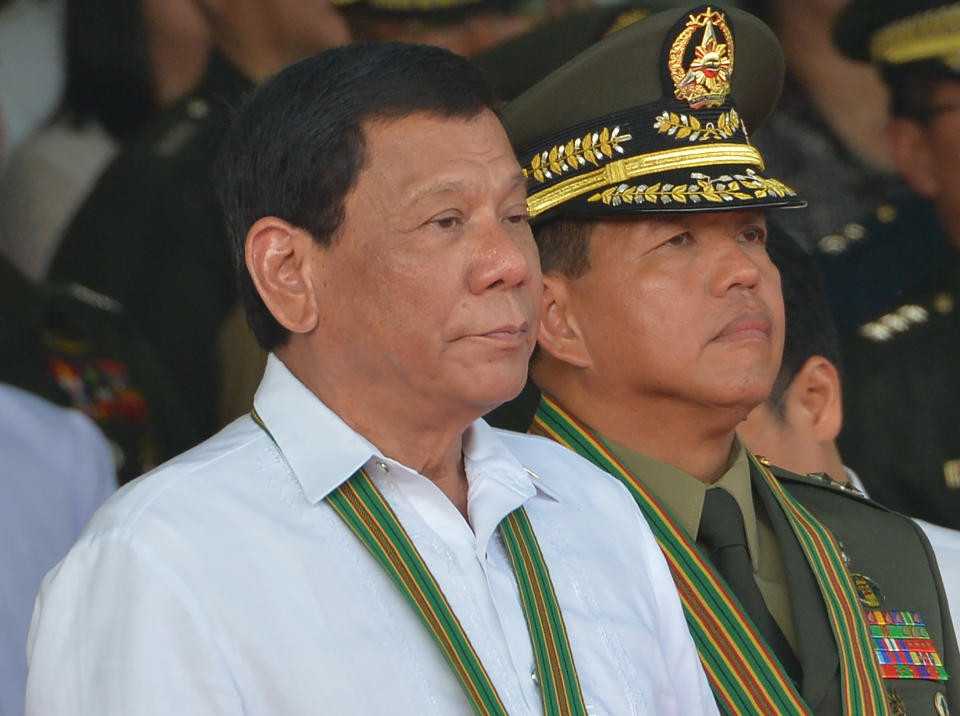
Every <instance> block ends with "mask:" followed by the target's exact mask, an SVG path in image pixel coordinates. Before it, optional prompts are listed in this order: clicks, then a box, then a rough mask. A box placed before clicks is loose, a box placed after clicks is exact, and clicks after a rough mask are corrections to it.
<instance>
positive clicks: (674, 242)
mask: <svg viewBox="0 0 960 716" xmlns="http://www.w3.org/2000/svg"><path fill="white" fill-rule="evenodd" d="M688 241H690V234H689V233H688V232H686V231H684V232H683V233H682V234H677V235H676V236H671V237H670V238H669V239H667V240H666V241H664V244H665V245H666V246H683V245H684V244H686V243H687V242H688Z"/></svg>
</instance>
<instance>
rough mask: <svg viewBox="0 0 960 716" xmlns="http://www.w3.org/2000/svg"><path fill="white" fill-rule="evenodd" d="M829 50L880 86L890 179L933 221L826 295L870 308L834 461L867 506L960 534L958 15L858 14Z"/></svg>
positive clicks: (873, 4)
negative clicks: (886, 105) (854, 476)
mask: <svg viewBox="0 0 960 716" xmlns="http://www.w3.org/2000/svg"><path fill="white" fill-rule="evenodd" d="M834 39H835V41H836V43H837V45H838V47H839V48H840V49H841V50H842V51H843V52H845V53H846V54H847V55H848V56H849V57H851V58H854V59H857V60H860V61H862V62H864V66H866V64H865V62H866V61H869V62H871V63H872V64H873V65H874V66H875V67H877V68H879V70H880V71H881V72H882V76H883V78H884V81H885V82H886V84H887V86H888V87H889V91H890V114H891V115H892V119H891V121H890V123H889V126H888V130H887V131H888V137H889V140H890V146H891V147H892V151H893V156H894V158H895V160H896V163H897V168H898V170H899V172H900V174H901V176H902V177H903V178H904V179H905V180H906V181H907V182H908V183H909V185H910V187H911V189H912V190H913V192H914V196H915V197H916V200H915V201H916V202H922V203H924V204H926V205H927V206H929V207H932V209H931V210H930V211H929V212H927V213H925V214H924V215H922V216H921V215H920V214H919V212H916V211H901V213H900V216H901V218H902V220H899V221H896V222H891V223H890V224H887V225H886V226H884V227H883V228H881V229H880V230H879V232H878V233H876V235H875V236H874V237H873V239H871V241H870V243H869V244H865V245H864V246H863V247H862V249H860V247H858V250H857V251H851V252H849V254H847V255H845V256H844V257H842V258H843V262H842V263H841V264H840V265H838V266H835V267H834V269H835V271H836V274H835V278H834V280H833V281H831V282H830V283H829V284H828V290H830V289H832V288H833V287H834V286H836V285H838V284H840V283H843V285H845V286H846V291H845V293H844V294H842V295H839V294H837V293H835V292H834V293H831V301H832V302H834V303H835V302H836V301H837V300H838V299H840V300H841V301H843V300H845V298H844V297H845V296H852V295H854V294H857V293H860V294H861V295H863V296H868V297H870V301H869V305H865V306H864V307H863V312H862V313H861V315H860V316H859V317H858V320H857V321H856V322H854V323H853V324H852V325H847V326H843V325H841V326H840V330H841V339H842V344H841V348H842V355H843V359H844V366H845V368H846V373H845V378H846V380H845V382H844V410H845V420H844V427H843V430H842V432H841V433H840V437H839V446H840V450H841V452H842V454H843V457H844V460H845V461H846V463H847V464H848V465H850V467H852V468H853V469H854V470H855V471H856V472H857V473H858V474H859V475H860V476H861V478H862V480H863V482H864V485H865V486H866V487H867V489H868V491H869V493H870V495H871V497H873V498H874V499H876V500H878V501H879V502H882V503H883V504H885V505H888V506H889V507H892V508H894V509H896V510H899V511H901V512H903V513H905V514H908V515H911V516H913V517H919V518H922V519H924V520H927V521H929V522H933V523H936V524H939V525H943V526H945V527H951V528H954V529H960V409H958V405H960V371H958V370H957V366H956V356H957V355H958V354H960V310H958V307H957V303H958V301H960V192H958V190H957V187H958V182H957V175H956V167H957V157H958V156H960V111H958V107H960V61H958V58H960V3H946V2H942V1H938V0H922V1H919V0H870V1H867V2H865V1H863V0H854V1H853V2H851V3H850V4H849V5H848V6H847V7H846V9H845V10H844V11H843V12H842V13H841V14H840V16H839V17H838V20H837V25H836V28H835V33H834ZM934 248H935V249H936V253H935V254H934V255H933V260H927V259H924V258H918V257H923V256H927V255H928V254H929V253H930V252H931V250H932V249H934ZM921 268H922V269H923V270H922V271H920V269H921ZM868 309H869V310H868Z"/></svg>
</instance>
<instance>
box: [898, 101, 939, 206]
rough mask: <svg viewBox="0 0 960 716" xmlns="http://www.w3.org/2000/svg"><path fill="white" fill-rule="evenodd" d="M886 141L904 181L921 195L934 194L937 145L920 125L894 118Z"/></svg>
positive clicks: (936, 188) (936, 190) (929, 195)
mask: <svg viewBox="0 0 960 716" xmlns="http://www.w3.org/2000/svg"><path fill="white" fill-rule="evenodd" d="M887 140H888V142H889V143H890V147H891V148H892V150H893V159H894V161H895V162H896V164H897V169H898V170H899V171H900V174H901V175H902V176H903V178H904V179H905V180H906V182H907V183H908V184H909V185H910V186H911V187H912V188H913V190H914V191H915V192H917V193H918V194H920V195H921V196H926V197H933V196H936V195H937V193H938V192H939V188H940V187H939V185H938V183H937V179H936V174H935V172H934V153H935V152H936V147H934V146H933V144H932V142H931V141H930V139H929V137H928V136H927V133H926V132H925V131H924V128H923V126H922V125H921V124H920V123H919V122H917V121H915V120H912V119H903V118H899V117H898V118H894V119H892V120H890V123H889V124H888V125H887Z"/></svg>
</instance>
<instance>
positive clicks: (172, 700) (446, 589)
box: [27, 44, 716, 715]
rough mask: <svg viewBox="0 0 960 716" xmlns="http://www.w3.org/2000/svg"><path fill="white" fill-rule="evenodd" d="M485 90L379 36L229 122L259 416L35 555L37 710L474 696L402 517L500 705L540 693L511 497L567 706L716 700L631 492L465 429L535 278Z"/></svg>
mask: <svg viewBox="0 0 960 716" xmlns="http://www.w3.org/2000/svg"><path fill="white" fill-rule="evenodd" d="M494 102H495V100H494V97H493V96H492V93H491V90H490V89H489V87H488V86H487V84H486V82H485V81H484V80H483V79H482V77H481V76H480V75H479V74H478V73H477V71H476V70H475V69H473V68H472V67H471V66H470V65H469V63H468V62H467V61H466V60H464V59H462V58H459V57H457V56H455V55H452V54H451V53H448V52H446V51H444V50H440V49H437V48H426V47H418V46H413V45H402V44H380V45H366V46H360V45H357V46H351V47H346V48H341V49H338V50H331V51H328V52H326V53H323V54H322V55H319V56H317V57H315V58H313V59H310V60H305V61H304V62H302V63H299V64H297V65H294V66H292V67H290V68H288V69H287V70H285V71H283V72H281V73H280V74H279V75H277V76H276V77H274V78H273V79H271V80H268V81H267V82H266V83H265V84H264V85H263V86H261V88H260V89H259V90H258V91H257V93H256V94H255V96H254V97H253V99H252V100H251V102H250V103H249V104H248V105H247V107H246V108H245V109H244V110H243V111H242V112H241V113H240V115H239V117H238V121H237V122H236V123H235V126H234V128H233V130H232V132H231V135H230V137H229V138H228V140H227V144H226V146H225V149H224V154H223V159H222V162H221V167H220V181H221V195H222V198H223V202H224V206H225V209H226V215H227V223H228V226H229V227H230V229H231V233H232V235H233V239H234V250H235V255H236V258H237V262H238V264H239V265H240V266H241V267H245V268H242V270H241V271H240V281H241V295H242V296H243V301H244V303H245V306H246V309H247V312H248V319H249V322H250V325H251V327H252V329H253V331H254V334H255V335H256V337H257V339H258V341H259V342H260V343H261V345H262V346H263V347H264V348H265V349H267V350H270V351H272V355H271V357H270V359H269V361H268V365H267V369H266V373H265V376H264V379H263V382H262V383H261V386H260V389H259V390H258V392H257V395H256V398H255V401H254V407H255V411H254V415H252V416H251V417H244V418H241V419H239V420H237V421H236V422H234V423H233V424H231V425H230V426H228V427H227V428H226V429H225V430H223V431H222V432H221V433H220V434H218V435H217V436H215V437H213V438H212V439H210V440H209V441H207V442H205V443H203V444H201V445H200V446H198V447H197V448H195V449H194V450H191V451H189V452H188V453H186V454H184V455H182V456H180V457H179V458H176V459H174V460H173V461H171V462H170V463H168V464H167V465H165V466H163V467H161V468H159V469H158V470H157V471H155V472H153V473H151V474H149V475H147V476H146V477H144V478H141V479H140V480H138V481H136V482H135V483H133V484H131V485H130V486H128V487H126V488H124V489H123V490H121V492H120V493H118V495H117V497H116V498H115V499H113V500H111V501H110V502H109V503H108V504H107V506H106V507H105V508H104V509H103V510H102V511H101V512H100V513H99V514H98V515H97V517H96V518H95V519H94V520H93V522H92V523H91V525H90V527H89V529H88V530H87V531H86V532H85V534H84V535H83V536H82V537H81V539H80V541H79V542H78V544H77V545H76V546H75V547H74V549H73V550H72V551H71V553H70V554H69V555H68V556H67V558H66V559H65V560H64V561H63V562H62V563H61V564H60V565H59V566H58V568H57V569H56V570H54V571H53V572H52V573H51V574H50V576H49V577H48V579H47V581H46V582H45V585H44V588H43V590H42V593H41V595H40V598H39V602H38V608H37V611H36V613H35V617H34V622H33V625H32V631H31V644H30V662H31V671H30V680H29V684H28V693H27V712H28V713H36V714H41V713H42V714H58V713H64V714H65V713H69V714H88V713H89V714H110V713H115V714H128V713H136V714H149V713H156V714H172V713H176V714H190V713H203V714H210V713H217V714H227V713H229V714H239V713H249V714H308V713H309V714H313V713H369V714H374V713H390V714H428V713H434V714H462V713H468V712H469V711H470V709H471V704H472V702H471V700H468V698H467V697H466V696H465V694H466V693H467V691H468V689H467V688H464V687H463V686H462V682H458V679H457V678H456V677H455V675H454V670H453V669H452V668H451V666H450V664H448V662H447V661H445V659H444V654H443V652H442V651H441V649H440V648H439V647H438V645H437V643H436V642H435V641H434V636H432V635H431V632H430V631H429V630H428V629H427V627H426V626H425V625H424V623H423V622H422V621H420V619H418V616H417V614H416V612H415V611H414V609H413V607H412V606H411V604H410V602H408V601H406V599H405V598H404V596H403V594H402V593H401V590H400V589H399V588H398V587H397V585H396V584H395V583H394V582H392V581H391V578H390V576H388V573H387V571H386V569H385V568H384V567H382V566H381V563H379V562H378V561H377V560H376V559H375V558H374V556H373V555H374V554H375V552H376V549H377V548H379V547H382V545H383V543H384V541H385V540H386V536H385V535H388V534H390V535H394V538H395V539H396V540H397V541H402V540H401V539H400V537H399V536H398V535H399V534H400V533H401V532H402V533H405V534H406V535H408V536H409V539H410V541H411V542H412V544H413V546H414V547H415V549H416V552H418V553H419V555H420V558H421V559H422V561H423V564H424V565H425V566H426V568H427V569H428V570H429V572H430V573H431V574H432V576H433V578H434V579H435V580H436V583H437V584H438V586H439V588H440V590H441V591H442V594H443V598H444V599H445V600H446V602H447V603H448V604H449V605H450V608H451V609H452V612H453V613H454V614H455V615H456V621H458V622H459V624H460V625H461V626H462V629H463V632H464V633H465V635H466V640H467V641H469V644H470V646H471V647H472V649H473V651H474V652H475V653H476V655H477V657H478V659H479V662H480V664H482V667H483V668H482V671H483V672H484V673H486V675H487V676H488V677H489V682H490V684H492V687H491V689H490V690H491V691H494V692H495V694H496V698H497V699H498V700H499V702H500V703H501V704H502V711H501V712H502V713H510V714H527V713H530V714H537V713H541V712H542V709H543V705H542V704H543V701H544V700H546V699H547V698H552V695H553V694H554V693H556V692H557V689H551V688H550V687H549V686H548V685H547V682H548V680H549V677H551V674H554V675H555V674H556V673H557V672H549V671H543V670H541V669H540V667H539V665H538V663H537V660H536V659H535V657H534V650H533V647H532V646H531V635H532V634H533V633H534V630H533V629H528V626H527V621H526V619H527V615H526V614H525V612H524V610H523V607H522V604H521V594H520V591H519V590H518V583H519V581H518V580H519V577H518V576H516V575H515V574H514V569H513V568H512V567H511V561H510V557H509V556H508V553H507V551H506V548H505V537H504V535H503V534H501V532H500V529H501V528H499V527H498V526H499V525H501V522H503V521H504V518H506V517H507V516H508V515H510V516H511V520H513V519H514V518H516V516H517V514H518V513H517V512H516V511H517V510H518V508H520V507H522V508H523V514H525V515H526V516H527V517H528V518H529V521H530V523H531V524H532V527H533V532H534V533H535V535H536V543H537V544H538V545H539V549H540V551H541V552H542V554H543V555H544V560H545V562H546V564H547V567H548V570H549V576H548V578H546V580H545V581H544V580H541V582H540V584H541V585H543V584H546V585H547V586H551V585H552V588H553V591H554V592H555V594H556V599H557V602H558V605H559V611H560V613H562V618H563V621H564V625H565V631H566V637H568V642H569V653H570V656H571V658H570V659H567V660H563V659H561V660H560V664H561V666H562V667H563V668H564V669H568V670H572V669H574V668H575V669H576V674H577V677H578V680H579V686H577V684H576V681H575V680H573V679H572V678H568V677H569V674H570V673H571V671H565V672H563V673H565V674H567V676H564V677H563V678H558V679H557V682H561V681H562V682H563V683H564V684H569V685H572V687H573V688H572V691H571V690H570V689H568V690H567V692H566V693H568V694H569V693H572V694H573V695H572V696H571V697H570V702H571V703H573V704H576V703H578V701H579V700H582V704H581V705H582V706H583V708H582V709H580V710H578V709H577V708H572V709H571V710H569V711H567V712H569V713H585V712H589V713H591V714H617V715H620V714H632V713H635V714H651V715H652V714H657V715H665V714H699V713H708V714H712V713H715V712H716V707H715V704H714V701H713V698H712V695H711V693H710V691H709V688H708V686H707V683H706V679H705V677H704V675H703V672H702V670H701V666H700V662H699V660H698V657H697V655H696V651H695V649H694V645H693V642H692V640H691V639H690V636H689V634H688V632H687V629H686V625H685V622H684V619H683V616H682V612H681V607H680V603H679V600H678V598H677V595H676V592H675V590H674V588H673V585H672V582H671V578H670V574H669V572H668V568H667V566H666V563H665V561H664V560H663V559H662V557H661V555H660V553H659V549H658V548H657V545H656V543H655V541H654V539H653V537H652V534H651V533H650V531H649V530H648V529H647V527H646V525H645V523H644V522H643V520H642V518H641V516H640V514H639V512H638V511H637V510H636V508H635V507H634V505H633V504H632V503H631V502H630V500H629V498H628V496H627V494H626V493H625V491H624V490H623V489H622V488H621V487H620V486H619V485H618V484H616V483H615V482H613V481H612V480H611V479H609V478H608V477H607V476H606V475H605V474H603V473H601V472H600V471H599V470H596V469H594V468H592V467H591V466H590V465H588V464H587V463H584V462H581V461H578V460H577V459H576V458H574V456H572V455H571V454H570V453H569V452H568V451H566V450H564V449H563V448H561V447H559V446H557V445H555V444H552V443H550V442H547V441H544V440H540V439H537V438H531V437H528V436H523V435H515V434H508V433H498V432H496V431H494V430H492V429H491V428H490V427H489V426H487V425H486V424H485V423H484V422H483V421H481V420H479V417H480V416H481V415H482V414H484V413H485V412H486V411H487V410H489V409H490V408H492V407H493V406H495V405H497V404H499V403H501V402H502V401H504V400H507V399H509V398H511V397H512V396H514V395H515V394H516V393H517V392H519V391H520V389H521V387H522V385H523V383H524V380H525V377H526V365H527V360H528V358H529V355H530V352H531V351H532V349H533V345H534V341H535V327H536V326H537V323H538V319H539V316H538V308H537V306H538V305H539V302H540V292H541V290H542V286H541V277H540V271H539V265H538V261H537V257H536V248H535V247H534V244H533V239H532V236H531V233H530V229H529V227H528V226H527V222H526V205H525V199H526V194H525V182H524V179H523V176H522V174H521V171H520V167H519V165H518V163H517V161H516V159H515V157H514V155H513V152H512V150H511V148H510V144H509V141H508V140H507V137H506V134H505V132H504V130H503V128H502V126H501V124H500V121H499V120H498V118H497V116H496V115H495V114H494V112H493V111H492V110H491V108H492V107H493V106H494ZM361 468H363V470H364V473H360V472H359V470H360V469H361ZM371 486H372V487H371ZM352 490H355V491H352ZM362 491H368V492H367V493H365V494H374V493H379V495H382V500H383V502H384V503H385V504H386V505H389V508H390V510H392V512H393V514H395V515H396V519H397V520H398V522H399V525H400V526H401V527H402V529H401V527H397V526H396V525H393V524H392V523H390V522H389V519H387V521H386V522H381V524H382V525H386V526H385V527H383V531H382V532H378V533H376V536H375V541H376V544H377V547H375V548H371V549H369V550H368V548H367V547H366V546H365V545H364V544H363V543H362V542H361V541H360V540H359V539H358V538H357V534H355V533H354V528H355V527H356V522H364V523H365V519H364V518H363V517H362V516H361V517H356V518H355V519H354V522H348V520H349V519H352V518H349V517H341V515H344V514H347V512H349V510H350V509H352V506H353V505H354V504H355V502H353V500H359V499H360V497H358V496H359V495H360V494H361V492H362ZM365 506H366V508H369V509H370V510H371V512H374V511H379V512H380V513H382V512H384V510H383V508H382V503H380V502H377V498H373V501H372V502H366V503H365ZM361 513H362V510H359V511H358V513H357V514H358V515H361ZM508 522H509V521H508ZM527 539H528V541H527V542H526V543H525V544H527V546H528V547H529V538H527ZM390 563H391V564H392V565H396V564H397V562H396V560H391V562H390ZM407 563H415V560H413V559H410V560H408V561H407ZM414 566H415V567H416V564H414ZM415 581H416V580H415ZM419 581H423V580H422V577H421V578H420V580H419ZM419 581H418V584H419ZM544 593H546V590H545V592H544ZM451 631H452V630H451ZM554 633H562V632H560V631H557V630H555V632H554ZM441 636H442V635H441ZM438 639H440V637H438ZM562 641H563V639H562V638H560V637H558V642H557V644H559V645H560V646H563V644H562V643H561V642H562ZM558 651H559V648H558ZM571 661H572V662H573V663H572V664H571V663H570V662H571ZM471 683H472V682H471ZM541 687H543V693H541ZM478 690H480V689H478ZM494 712H496V710H494Z"/></svg>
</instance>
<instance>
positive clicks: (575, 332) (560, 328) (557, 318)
mask: <svg viewBox="0 0 960 716" xmlns="http://www.w3.org/2000/svg"><path fill="white" fill-rule="evenodd" d="M542 309H543V310H542V312H541V314H540V333H539V335H538V336H537V342H538V343H539V344H540V350H542V351H546V352H547V353H549V354H550V355H551V356H553V357H554V358H555V359H557V360H559V361H562V362H564V363H569V364H570V365H572V366H575V367H577V368H586V367H588V366H590V365H591V364H592V362H593V361H592V360H591V358H590V354H589V352H588V350H587V347H586V345H585V343H584V341H583V335H582V333H581V331H580V328H579V325H578V323H577V317H576V316H575V315H574V311H573V305H572V303H571V300H570V284H569V281H568V279H566V278H565V277H563V276H560V275H559V274H556V273H550V274H547V275H546V276H544V277H543V306H542Z"/></svg>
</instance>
